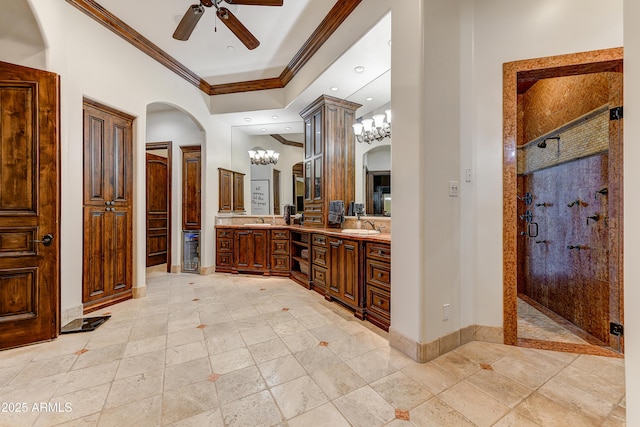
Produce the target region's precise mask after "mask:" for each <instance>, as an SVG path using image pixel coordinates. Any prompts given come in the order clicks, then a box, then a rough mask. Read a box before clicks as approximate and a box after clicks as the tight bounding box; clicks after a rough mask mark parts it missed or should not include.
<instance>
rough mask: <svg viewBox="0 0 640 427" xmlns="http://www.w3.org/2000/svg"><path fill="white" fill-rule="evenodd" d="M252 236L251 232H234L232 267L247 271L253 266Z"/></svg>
mask: <svg viewBox="0 0 640 427" xmlns="http://www.w3.org/2000/svg"><path fill="white" fill-rule="evenodd" d="M252 258H253V236H252V235H251V230H236V232H235V238H234V244H233V260H234V265H235V267H236V268H238V269H247V268H249V266H251V265H252V264H253V259H252Z"/></svg>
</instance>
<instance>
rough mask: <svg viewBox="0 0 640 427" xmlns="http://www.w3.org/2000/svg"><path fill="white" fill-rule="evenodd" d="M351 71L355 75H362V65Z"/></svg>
mask: <svg viewBox="0 0 640 427" xmlns="http://www.w3.org/2000/svg"><path fill="white" fill-rule="evenodd" d="M353 71H355V72H356V73H362V72H363V71H364V67H363V66H362V65H358V66H357V67H356V68H354V69H353Z"/></svg>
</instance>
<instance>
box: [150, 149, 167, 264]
mask: <svg viewBox="0 0 640 427" xmlns="http://www.w3.org/2000/svg"><path fill="white" fill-rule="evenodd" d="M146 169H147V200H146V205H147V221H146V223H147V267H151V266H153V265H158V264H164V263H169V244H170V243H169V242H170V231H169V224H170V222H169V216H170V210H171V201H170V200H171V198H170V192H171V180H170V179H169V159H168V158H167V157H162V156H158V155H155V154H151V153H147V167H146Z"/></svg>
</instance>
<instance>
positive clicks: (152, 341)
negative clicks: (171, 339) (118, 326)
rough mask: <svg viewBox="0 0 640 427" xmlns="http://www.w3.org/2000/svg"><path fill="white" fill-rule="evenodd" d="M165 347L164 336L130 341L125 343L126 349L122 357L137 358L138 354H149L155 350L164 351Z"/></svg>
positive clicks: (165, 340) (165, 339)
mask: <svg viewBox="0 0 640 427" xmlns="http://www.w3.org/2000/svg"><path fill="white" fill-rule="evenodd" d="M166 347H167V337H166V336H165V335H159V336H156V337H150V338H143V339H141V340H137V341H130V342H129V343H127V347H126V348H125V350H124V357H131V356H138V355H140V354H145V353H151V352H154V351H157V350H164V349H165V348H166Z"/></svg>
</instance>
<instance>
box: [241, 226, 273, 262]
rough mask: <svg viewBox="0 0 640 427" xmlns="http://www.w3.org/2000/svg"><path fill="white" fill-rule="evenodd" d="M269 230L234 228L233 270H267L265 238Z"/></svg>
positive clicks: (266, 238)
mask: <svg viewBox="0 0 640 427" xmlns="http://www.w3.org/2000/svg"><path fill="white" fill-rule="evenodd" d="M268 232H269V230H264V229H255V228H254V229H246V230H240V229H239V230H235V232H234V239H233V271H234V272H240V271H242V272H254V273H267V272H268V270H267V269H268V259H269V258H268V255H267V249H268V245H267V240H268Z"/></svg>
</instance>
